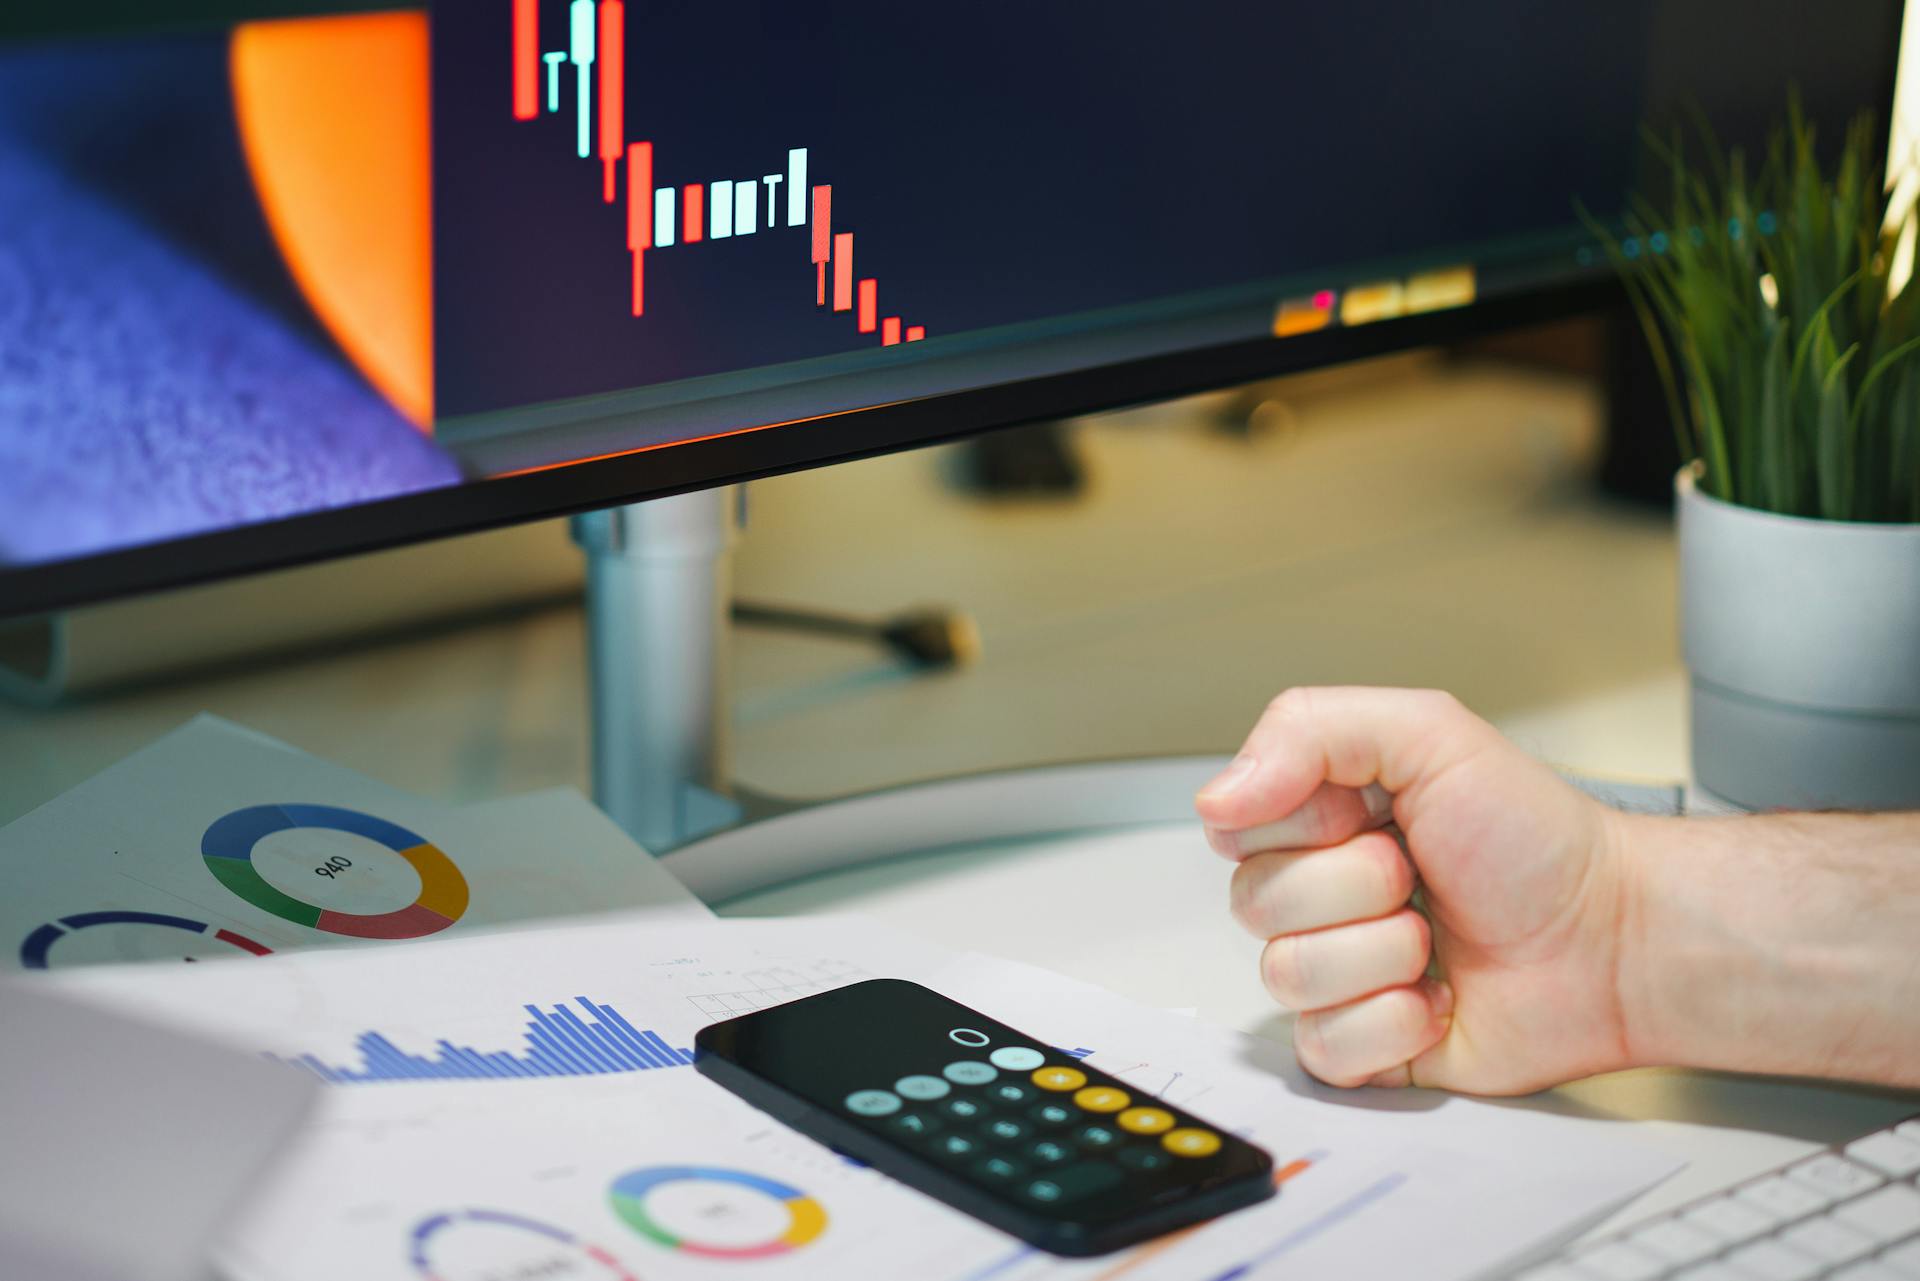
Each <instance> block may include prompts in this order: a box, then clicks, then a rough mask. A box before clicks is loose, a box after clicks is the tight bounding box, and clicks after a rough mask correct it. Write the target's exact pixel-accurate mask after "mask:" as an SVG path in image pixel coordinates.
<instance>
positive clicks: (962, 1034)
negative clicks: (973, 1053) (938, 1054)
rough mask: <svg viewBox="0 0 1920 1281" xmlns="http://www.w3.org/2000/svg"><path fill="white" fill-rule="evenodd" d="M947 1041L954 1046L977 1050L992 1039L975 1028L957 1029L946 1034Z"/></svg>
mask: <svg viewBox="0 0 1920 1281" xmlns="http://www.w3.org/2000/svg"><path fill="white" fill-rule="evenodd" d="M947 1039H948V1040H949V1041H952V1042H953V1043H954V1044H956V1045H964V1046H966V1047H967V1048H968V1049H972V1050H977V1049H979V1048H980V1047H981V1046H983V1045H985V1044H986V1043H987V1042H989V1041H991V1040H992V1039H993V1038H992V1037H990V1036H988V1035H987V1034H986V1033H985V1032H981V1031H979V1030H977V1029H975V1028H970V1027H957V1028H955V1029H953V1031H951V1032H949V1033H947Z"/></svg>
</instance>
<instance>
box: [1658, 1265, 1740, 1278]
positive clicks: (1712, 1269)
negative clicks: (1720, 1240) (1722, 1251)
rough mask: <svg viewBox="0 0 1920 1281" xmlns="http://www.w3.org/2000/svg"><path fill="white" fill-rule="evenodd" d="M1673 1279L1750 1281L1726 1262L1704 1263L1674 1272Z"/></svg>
mask: <svg viewBox="0 0 1920 1281" xmlns="http://www.w3.org/2000/svg"><path fill="white" fill-rule="evenodd" d="M1673 1281H1748V1278H1746V1277H1744V1276H1741V1275H1740V1274H1739V1273H1738V1272H1735V1271H1734V1270H1733V1269H1732V1268H1730V1267H1728V1266H1727V1265H1726V1264H1724V1263H1702V1264H1699V1265H1697V1266H1695V1267H1691V1268H1688V1269H1687V1270H1686V1271H1685V1272H1676V1273H1674V1274H1673Z"/></svg>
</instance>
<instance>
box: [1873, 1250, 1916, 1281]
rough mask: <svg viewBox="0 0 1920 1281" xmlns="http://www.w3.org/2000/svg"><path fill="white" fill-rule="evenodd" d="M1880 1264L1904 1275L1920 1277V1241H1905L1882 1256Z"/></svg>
mask: <svg viewBox="0 0 1920 1281" xmlns="http://www.w3.org/2000/svg"><path fill="white" fill-rule="evenodd" d="M1880 1266H1882V1268H1891V1269H1893V1271H1897V1273H1901V1275H1903V1277H1908V1281H1910V1279H1912V1277H1920V1241H1905V1243H1901V1245H1897V1246H1893V1248H1891V1250H1887V1252H1885V1254H1882V1256H1880Z"/></svg>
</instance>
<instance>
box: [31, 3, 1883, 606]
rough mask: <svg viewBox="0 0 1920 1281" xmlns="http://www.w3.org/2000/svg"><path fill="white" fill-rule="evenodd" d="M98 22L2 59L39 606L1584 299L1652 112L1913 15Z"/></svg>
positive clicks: (803, 462) (1877, 77)
mask: <svg viewBox="0 0 1920 1281" xmlns="http://www.w3.org/2000/svg"><path fill="white" fill-rule="evenodd" d="M255 7H257V6H251V5H248V4H245V3H241V2H239V0H236V2H235V3H232V4H222V3H220V2H219V0H195V2H194V3H190V4H184V5H183V10H182V12H183V15H184V16H188V17H208V16H211V17H216V18H217V17H219V16H221V15H222V14H223V13H226V12H239V11H246V10H249V9H252V8H255ZM290 7H295V6H290V5H288V4H284V3H275V4H273V5H271V6H268V8H267V11H269V12H273V13H275V14H278V13H281V12H284V11H286V10H287V9H289V8H290ZM310 7H311V6H310ZM319 7H320V8H340V7H343V6H339V5H334V4H331V3H321V4H320V5H319ZM62 9H63V11H66V12H67V13H68V15H69V16H68V19H67V23H68V26H69V27H70V28H74V29H69V30H66V31H59V32H54V33H52V34H47V33H45V32H44V31H42V32H40V33H39V34H38V35H37V36H36V37H35V38H33V39H17V40H14V41H11V42H9V43H7V44H4V45H0V228H4V229H5V230H4V234H3V235H0V616H10V615H21V614H27V613H33V612H38V611H46V610H50V609H55V608H60V607H64V606H70V605H75V604H78V603H81V602H85V601H89V600H95V599H100V598H103V597H107V596H112V595H116V594H123V593H129V592H138V591H145V590H151V589H155V588H160V587H165V586H169V585H174V584H180V583H186V582H190V581H194V580H200V579H206V578H210V577H216V576H220V575H226V574H233V573H239V572H243V571H250V570H257V569H265V568H270V567H274V566H279V565H286V564H291V563H295V562H298V561H302V560H307V559H312V558H318V557H326V556H336V555H341V554H346V553H352V552H358V551H363V550H368V549H372V548H376V547H381V546H386V545H391V544H395V543H399V542H403V541H408V540H414V539H421V538H428V537H435V536H440V535H447V534H456V533H460V532H462V531H466V530H473V529H478V528H481V527H485V526H490V525H497V524H502V523H507V522H513V521H520V520H527V519H533V518H539V517H550V516H555V515H559V514H563V513H569V512H579V511H582V510H586V509H591V508H597V507H603V506H606V505H609V504H620V503H628V502H632V501H635V500H641V499H646V498H648V497H651V496H656V495H665V494H672V493H676V492H681V491H686V490H691V489H697V488H700V487H704V486H712V485H718V484H723V483H726V482H730V481H737V480H742V479H748V478H752V477H757V476H766V475H770V474H773V473H777V472H781V471H785V470H788V469H792V468H798V467H805V466H811V465H815V464H819V463H826V462H832V461H835V460H840V459H847V458H853V457H858V456H861V455H865V454H871V453H874V452H878V451H883V450H890V449H898V448H902V447H907V446H912V445H918V444H924V443H928V442H932V441H937V440H942V439H946V438H950V437H954V436H957V435H961V434H964V433H969V432H976V431H981V430H984V429H987V428H993V427H1000V426H1004V425H1009V424H1013V423H1016V422H1020V421H1023V420H1032V419H1038V418H1045V417H1053V416H1059V415H1065V414H1070V413H1077V412H1082V411H1088V410H1093V409H1098V408H1102V407H1107V406H1112V405H1117V404H1121V403H1126V402H1134V401H1140V400H1144V399H1150V398H1156V397H1163V396H1168V395H1172V394H1175V393H1180V392H1185V391H1190V390H1195V389H1199V388H1204V387H1210V386H1216V385H1220V384H1225V383H1231V382H1234V381H1239V380H1248V379H1252V378H1255V377H1258V376H1263V375H1268V374H1273V373H1276V372H1281V371H1286V370H1290V369H1297V368H1301V367H1305V366H1310V365H1315V364H1321V363H1325V362H1329V361H1334V360H1340V359H1346V358H1349V357H1352V356H1356V355H1361V354H1365V353H1371V352H1378V351H1382V350H1386V349H1389V348H1393V347H1400V346H1405V345H1408V344H1416V343H1427V342H1432V341H1435V340H1437V339H1441V338H1444V337H1448V336H1451V335H1454V334H1457V333H1460V332H1462V331H1464V330H1467V329H1471V328H1482V327H1487V326H1492V325H1497V324H1502V323H1507V322H1511V321H1513V320H1516V319H1524V318H1528V317H1532V316H1538V315H1544V314H1547V313H1550V312H1553V311H1558V310H1565V309H1568V308H1571V307H1578V306H1586V305H1592V304H1594V303H1595V302H1597V301H1599V300H1602V299H1605V298H1609V297H1611V293H1610V290H1609V287H1608V285H1607V283H1606V279H1607V271H1606V268H1605V264H1604V263H1603V262H1601V261H1599V260H1598V258H1597V255H1596V254H1595V251H1594V249H1593V247H1592V245H1591V243H1590V241H1589V239H1588V237H1587V236H1586V234H1585V233H1584V231H1583V229H1582V225H1581V223H1580V221H1579V219H1578V217H1577V215H1576V203H1577V202H1584V204H1585V205H1586V206H1587V207H1588V208H1589V209H1591V210H1593V211H1594V212H1595V213H1596V214H1598V215H1599V216H1602V217H1606V216H1608V215H1610V214H1612V213H1614V212H1616V211H1618V210H1619V209H1620V208H1621V207H1622V203H1623V196H1624V193H1625V192H1626V191H1627V190H1628V188H1629V187H1630V186H1631V184H1632V183H1633V181H1634V178H1635V174H1636V166H1637V164H1638V163H1639V157H1640V155H1641V151H1640V133H1639V131H1640V129H1641V127H1642V125H1643V123H1645V122H1648V121H1662V120H1673V119H1677V118H1678V117H1679V116H1680V115H1681V114H1682V109H1683V108H1687V107H1697V108H1698V110H1699V112H1700V113H1701V114H1702V115H1704V117H1705V118H1707V119H1709V120H1711V121H1712V122H1713V123H1714V124H1715V126H1716V127H1717V128H1718V129H1720V130H1721V131H1722V132H1723V133H1724V134H1726V135H1728V136H1730V137H1734V138H1749V139H1751V138H1754V137H1757V136H1758V134H1759V133H1760V132H1761V130H1762V129H1763V128H1764V126H1765V124H1766V123H1767V122H1768V121H1770V120H1772V119H1775V118H1777V117H1778V116H1779V115H1780V114H1781V113H1782V111H1783V109H1784V105H1785V102H1786V97H1787V91H1788V86H1789V85H1794V86H1797V87H1798V89H1799V92H1800V93H1801V95H1802V96H1803V98H1804V100H1805V102H1806V104H1807V106H1808V109H1809V111H1810V113H1811V114H1812V115H1813V116H1814V117H1815V118H1816V119H1817V120H1819V121H1821V122H1823V123H1824V124H1826V125H1827V126H1828V132H1829V134H1831V133H1833V132H1836V131H1837V123H1838V122H1839V121H1841V120H1843V119H1844V118H1845V117H1846V116H1848V115H1849V114H1851V113H1853V112H1855V111H1858V110H1861V109H1871V110H1874V111H1877V112H1880V113H1881V114H1882V116H1883V118H1884V116H1885V113H1886V110H1887V107H1888V104H1889V102H1890V100H1891V91H1892V78H1893V67H1894V56H1895V50H1896V47H1897V44H1898V39H1897V36H1898V22H1899V5H1898V4H1897V3H1896V2H1895V0H1861V2H1859V3H1854V4H1849V5H1846V6H1840V7H1837V8H1836V7H1826V6H1808V5H1804V4H1799V3H1795V2H1794V0H1763V2H1759V3H1756V2H1755V0H1740V2H1738V3H1736V2H1735V0H1699V2H1697V3H1691V4H1685V5H1676V4H1666V3H1657V2H1655V0H1622V2H1618V3H1611V4H1606V5H1573V6H1568V5H1540V4H1537V3H1532V2H1531V0H1487V2H1485V3H1478V4H1471V5H1401V6H1395V7H1394V8H1393V10H1392V12H1391V13H1382V12H1378V11H1374V10H1372V9H1370V8H1367V7H1357V8H1356V7H1354V6H1343V5H1318V6H1298V5H1249V4H1245V3H1242V2H1241V0H1190V2H1189V3H1187V4H1183V5H1180V6H1176V7H1174V8H1168V7H1167V6H1165V5H1146V4H1133V3H1122V4H1109V5H1102V6H1097V7H1088V6H1086V5H1077V4H1064V3H1062V4H1055V3H1049V2H1042V3H1037V4H1036V3H1031V2H1029V3H1023V4H1018V5H1011V4H1010V5H1000V4H991V5H975V6H968V7H966V8H964V9H962V10H957V11H955V10H949V9H927V8H925V7H924V6H912V5H900V4H896V3H883V2H882V0H832V2H820V3H795V2H794V0H768V2H767V3H764V4H754V3H745V2H744V0H743V2H742V3H735V4H728V5H656V4H649V3H645V2H644V0H442V2H441V3H437V4H436V5H434V6H433V8H432V10H431V12H430V14H429V13H424V12H418V11H402V12H381V13H371V14H365V13H347V14H328V15H321V16H313V17H306V18H294V19H281V18H273V19H265V20H257V21H249V22H244V23H239V24H237V25H229V24H222V23H213V24H207V23H202V24H200V25H197V26H190V27H187V28H185V29H181V30H176V31H146V30H142V31H138V32H132V31H123V30H115V31H111V32H101V31H99V30H95V29H91V28H89V27H88V13H90V12H91V8H90V9H89V10H88V11H86V12H82V11H78V10H72V9H71V7H66V6H63V7H62ZM108 11H109V12H110V13H115V14H121V17H123V18H125V17H126V15H128V14H132V13H135V12H140V13H143V14H145V15H146V16H147V17H148V18H152V17H153V16H155V14H156V13H158V14H160V15H164V13H165V11H166V6H159V8H158V9H157V10H156V9H155V7H154V6H150V5H145V6H132V7H129V6H126V5H121V6H119V8H118V9H117V10H116V9H111V7H110V8H109V10H108ZM122 11H125V12H124V13H122ZM23 13H24V15H25V17H24V19H23V21H25V22H27V23H28V25H33V22H34V19H35V14H36V10H35V6H32V5H29V6H27V7H26V9H25V10H24V11H23ZM41 16H42V17H44V15H41ZM116 20H118V19H116ZM128 20H131V19H130V18H129V19H128ZM3 22H4V20H0V23H3ZM40 25H41V26H43V27H44V26H45V25H46V24H45V23H44V22H42V23H41V24H40ZM56 25H57V24H56ZM3 29H4V28H3V27H0V30H3ZM429 31H430V33H431V34H430V37H429ZM429 140H430V143H431V145H430V146H429ZM429 209H430V210H431V213H430V214H429Z"/></svg>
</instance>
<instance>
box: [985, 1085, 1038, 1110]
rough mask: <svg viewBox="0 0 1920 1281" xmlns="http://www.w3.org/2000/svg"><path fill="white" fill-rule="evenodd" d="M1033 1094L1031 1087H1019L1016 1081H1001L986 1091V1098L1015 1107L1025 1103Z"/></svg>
mask: <svg viewBox="0 0 1920 1281" xmlns="http://www.w3.org/2000/svg"><path fill="white" fill-rule="evenodd" d="M1034 1094H1035V1090H1034V1088H1033V1087H1032V1086H1031V1085H1021V1084H1019V1083H1018V1082H1016V1081H1002V1082H1001V1083H1000V1084H998V1085H996V1086H994V1087H993V1088H992V1089H991V1090H988V1091H987V1097H988V1098H990V1099H998V1100H999V1101H1000V1102H1002V1103H1010V1104H1015V1105H1018V1104H1021V1103H1025V1102H1026V1101H1027V1100H1029V1099H1031V1098H1032V1097H1033V1096H1034Z"/></svg>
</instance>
